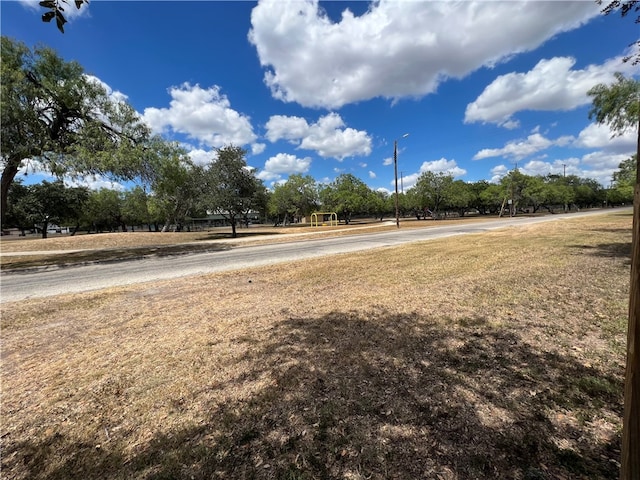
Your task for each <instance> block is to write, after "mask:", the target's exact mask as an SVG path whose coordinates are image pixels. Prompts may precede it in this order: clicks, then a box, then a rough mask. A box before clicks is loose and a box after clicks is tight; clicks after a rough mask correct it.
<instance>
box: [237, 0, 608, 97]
mask: <svg viewBox="0 0 640 480" xmlns="http://www.w3.org/2000/svg"><path fill="white" fill-rule="evenodd" d="M596 15H599V7H598V6H597V5H596V4H595V2H538V1H535V0H529V1H524V0H523V1H518V2H478V1H468V2H422V1H420V2H399V1H396V0H379V1H376V2H372V3H371V4H370V6H369V9H368V11H367V12H366V13H364V14H363V15H361V16H357V17H356V16H355V15H354V14H353V13H352V12H351V11H350V10H348V9H346V10H344V11H343V12H342V17H341V19H340V20H339V21H337V22H335V21H333V20H332V19H330V18H329V17H328V16H327V14H326V13H325V12H324V11H323V9H322V8H321V7H320V6H319V4H318V1H317V0H306V1H299V0H294V1H283V0H261V1H260V2H259V4H258V5H257V6H256V7H255V8H254V9H253V11H252V13H251V25H252V27H251V30H250V31H249V40H250V42H251V43H252V44H253V45H254V46H255V48H256V50H257V53H258V57H259V59H260V64H261V65H262V66H263V67H264V68H265V76H264V82H265V84H266V85H267V86H268V87H269V88H270V90H271V93H272V96H273V97H274V98H277V99H279V100H282V101H285V102H297V103H299V104H300V105H303V106H307V107H324V108H339V107H341V106H343V105H346V104H349V103H354V102H359V101H362V100H367V99H371V98H374V97H384V98H389V99H399V98H402V97H406V96H409V97H421V96H424V95H426V94H429V93H432V92H434V91H435V90H436V89H437V87H438V84H439V83H440V82H442V81H443V80H445V79H446V78H449V77H452V78H462V77H465V76H466V75H468V74H469V73H471V72H473V71H474V70H477V69H478V68H480V67H482V66H492V65H495V64H496V63H497V62H500V61H504V60H506V59H508V58H509V57H511V56H512V55H514V54H516V53H519V52H525V51H530V50H533V49H535V48H537V47H538V46H539V45H541V44H542V43H543V42H544V41H546V40H547V39H549V38H551V37H553V36H554V35H557V34H558V33H560V32H564V31H569V30H572V29H574V28H576V27H578V26H579V25H581V24H583V23H585V22H586V21H588V20H589V19H590V18H592V17H594V16H596Z"/></svg>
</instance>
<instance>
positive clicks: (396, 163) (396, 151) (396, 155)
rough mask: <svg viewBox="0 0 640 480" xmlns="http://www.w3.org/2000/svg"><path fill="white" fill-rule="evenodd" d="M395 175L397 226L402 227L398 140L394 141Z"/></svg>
mask: <svg viewBox="0 0 640 480" xmlns="http://www.w3.org/2000/svg"><path fill="white" fill-rule="evenodd" d="M393 176H394V178H395V179H396V227H398V228H400V209H399V208H398V141H397V140H394V141H393Z"/></svg>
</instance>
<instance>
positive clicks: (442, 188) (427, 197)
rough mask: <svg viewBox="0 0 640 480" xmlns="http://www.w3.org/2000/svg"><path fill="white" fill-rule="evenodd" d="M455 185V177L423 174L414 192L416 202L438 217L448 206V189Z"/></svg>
mask: <svg viewBox="0 0 640 480" xmlns="http://www.w3.org/2000/svg"><path fill="white" fill-rule="evenodd" d="M452 183H453V176H452V175H451V174H446V173H442V172H440V173H433V172H423V173H422V174H421V175H420V177H418V180H417V181H416V184H415V186H414V187H413V189H412V190H415V192H413V195H414V198H415V201H416V202H419V205H420V207H421V208H422V209H423V210H425V209H427V210H431V211H432V212H433V214H434V215H435V217H436V218H437V217H438V213H439V212H440V210H441V209H442V208H443V207H445V206H446V201H447V189H448V188H449V186H450V185H451V184H452Z"/></svg>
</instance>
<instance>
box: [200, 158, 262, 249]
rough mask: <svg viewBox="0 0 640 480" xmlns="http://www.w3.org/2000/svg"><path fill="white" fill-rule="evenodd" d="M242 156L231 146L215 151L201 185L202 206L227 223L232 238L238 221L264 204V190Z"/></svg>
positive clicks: (234, 235) (235, 233)
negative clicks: (223, 218)
mask: <svg viewBox="0 0 640 480" xmlns="http://www.w3.org/2000/svg"><path fill="white" fill-rule="evenodd" d="M246 153H247V152H246V151H245V150H243V149H242V148H240V147H236V146H233V145H231V146H227V147H224V148H220V149H217V158H216V159H215V160H214V161H213V162H212V163H211V164H210V165H209V167H208V168H207V169H206V170H205V171H204V172H203V181H202V182H201V185H202V187H203V193H202V200H203V206H204V207H205V208H206V210H207V211H209V212H211V213H214V212H215V213H219V214H220V215H223V216H224V217H225V218H227V220H229V222H230V223H231V231H232V236H233V237H236V235H237V232H236V226H237V223H238V221H239V220H241V219H242V218H244V217H245V216H246V215H247V214H248V213H249V212H250V211H252V210H254V209H258V208H260V207H261V205H262V203H263V200H264V186H263V185H262V182H261V181H260V180H259V179H258V178H256V176H255V173H254V171H253V170H252V169H250V168H249V167H248V166H247V162H246V160H245V155H246Z"/></svg>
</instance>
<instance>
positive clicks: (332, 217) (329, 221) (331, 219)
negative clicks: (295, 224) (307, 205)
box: [311, 212, 338, 227]
mask: <svg viewBox="0 0 640 480" xmlns="http://www.w3.org/2000/svg"><path fill="white" fill-rule="evenodd" d="M318 218H321V219H322V220H321V221H320V222H318ZM327 225H328V226H330V227H332V226H336V227H337V226H338V214H337V213H336V212H313V213H312V214H311V226H312V227H326V226H327Z"/></svg>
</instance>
